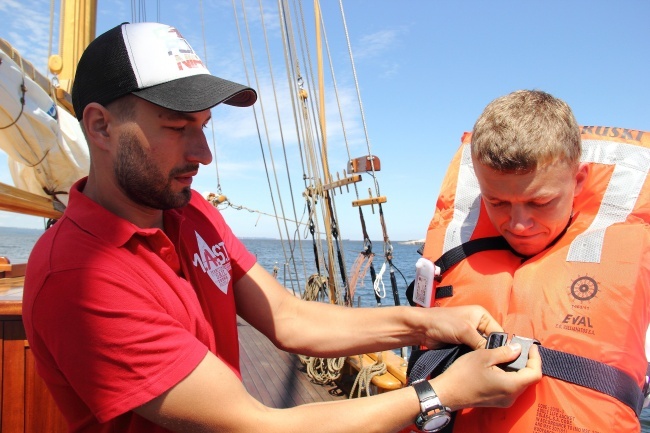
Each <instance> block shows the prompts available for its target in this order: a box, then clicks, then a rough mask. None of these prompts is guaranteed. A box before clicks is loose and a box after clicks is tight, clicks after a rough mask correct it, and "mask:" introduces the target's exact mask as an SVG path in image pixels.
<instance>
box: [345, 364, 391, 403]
mask: <svg viewBox="0 0 650 433" xmlns="http://www.w3.org/2000/svg"><path fill="white" fill-rule="evenodd" d="M359 363H360V365H361V368H360V369H359V374H357V377H356V379H355V380H354V384H353V385H352V389H351V390H350V396H349V398H353V397H354V390H355V389H357V386H358V387H359V388H358V393H357V397H361V391H362V390H364V389H365V391H366V395H367V396H369V395H371V394H370V384H371V382H372V378H373V377H375V376H381V375H382V374H384V373H386V371H387V369H386V364H384V361H383V358H382V356H381V354H379V356H378V357H377V360H376V361H375V362H374V363H372V364H370V365H368V366H364V365H363V356H361V355H359Z"/></svg>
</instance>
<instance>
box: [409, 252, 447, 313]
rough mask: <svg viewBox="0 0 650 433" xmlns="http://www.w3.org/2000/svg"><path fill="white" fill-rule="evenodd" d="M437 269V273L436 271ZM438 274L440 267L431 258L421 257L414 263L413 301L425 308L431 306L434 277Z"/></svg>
mask: <svg viewBox="0 0 650 433" xmlns="http://www.w3.org/2000/svg"><path fill="white" fill-rule="evenodd" d="M436 271H437V273H436ZM437 274H438V275H439V274H440V268H439V267H437V266H435V265H434V264H433V263H432V262H431V260H429V259H425V258H424V257H421V258H419V259H418V261H417V262H416V263H415V285H414V287H413V302H415V303H416V304H418V305H421V306H423V307H425V308H429V307H430V306H431V296H432V294H433V286H434V279H435V276H436V275H437Z"/></svg>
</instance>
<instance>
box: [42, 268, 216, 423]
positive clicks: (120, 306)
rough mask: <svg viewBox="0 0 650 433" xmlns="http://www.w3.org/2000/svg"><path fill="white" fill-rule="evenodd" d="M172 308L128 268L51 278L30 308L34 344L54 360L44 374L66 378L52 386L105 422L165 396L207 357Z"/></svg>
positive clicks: (53, 380) (72, 272)
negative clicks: (75, 398)
mask: <svg viewBox="0 0 650 433" xmlns="http://www.w3.org/2000/svg"><path fill="white" fill-rule="evenodd" d="M143 287H144V289H143ZM148 287H149V288H148ZM169 308H172V306H170V305H166V303H165V301H164V299H163V298H162V296H161V295H160V294H157V293H156V291H155V290H153V289H152V288H151V287H150V286H149V285H148V283H147V282H146V281H142V280H141V278H140V277H139V276H138V275H137V273H135V274H134V273H133V272H128V271H127V270H126V269H125V268H121V269H120V268H95V269H88V268H86V269H76V270H67V271H62V272H53V273H52V274H50V275H49V276H48V278H46V280H45V281H44V283H43V286H42V288H41V290H40V292H39V295H38V298H37V299H36V300H35V302H34V304H33V309H32V317H33V321H34V325H33V327H34V329H38V330H39V331H38V334H37V336H36V341H34V344H38V345H40V347H42V348H47V349H46V350H47V351H49V354H50V356H51V358H52V359H54V360H56V367H55V369H51V370H49V371H45V372H44V373H45V374H50V375H52V376H58V375H60V377H50V378H49V380H48V382H49V383H57V382H59V383H64V384H66V385H65V386H68V384H69V386H70V387H72V388H73V389H74V393H75V394H76V395H78V396H79V398H80V399H81V400H82V401H83V402H84V404H85V405H87V406H88V408H89V410H90V411H91V412H92V413H93V414H94V415H95V417H96V418H97V419H98V420H99V421H100V422H106V421H108V420H110V419H112V418H114V417H116V416H118V415H120V414H122V413H125V412H127V411H129V410H131V409H133V408H136V407H138V406H140V405H142V404H144V403H146V402H148V401H150V400H152V399H153V398H155V397H157V396H159V395H161V394H162V393H164V392H165V391H167V390H168V389H170V388H171V387H173V386H174V385H176V384H177V383H178V382H180V381H181V380H182V379H183V378H185V377H186V376H187V375H188V374H189V373H190V372H191V371H192V370H193V369H194V368H195V367H196V366H197V365H198V364H199V362H200V361H201V360H202V359H203V358H204V357H205V355H206V353H207V351H208V348H207V347H206V346H205V345H204V344H203V343H201V342H200V341H199V340H197V338H196V337H195V336H193V335H192V333H191V332H190V330H191V328H192V326H194V324H192V323H182V322H183V319H182V318H181V319H178V318H174V317H173V315H172V314H170V311H169ZM188 328H189V329H188Z"/></svg>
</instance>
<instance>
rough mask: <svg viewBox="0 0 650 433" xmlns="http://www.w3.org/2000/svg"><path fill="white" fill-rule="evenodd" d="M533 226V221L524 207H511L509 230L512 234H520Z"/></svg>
mask: <svg viewBox="0 0 650 433" xmlns="http://www.w3.org/2000/svg"><path fill="white" fill-rule="evenodd" d="M532 225H533V219H532V217H531V214H530V212H529V210H528V209H526V207H525V206H521V205H513V206H512V208H511V209H510V230H511V231H512V232H513V233H521V232H524V231H526V230H527V229H529V228H530V227H531V226H532Z"/></svg>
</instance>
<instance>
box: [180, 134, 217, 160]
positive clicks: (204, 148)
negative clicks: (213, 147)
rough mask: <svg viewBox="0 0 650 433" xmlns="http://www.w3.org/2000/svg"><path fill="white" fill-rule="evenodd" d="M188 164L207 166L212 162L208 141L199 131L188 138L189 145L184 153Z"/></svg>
mask: <svg viewBox="0 0 650 433" xmlns="http://www.w3.org/2000/svg"><path fill="white" fill-rule="evenodd" d="M186 159H187V161H188V162H193V163H199V164H203V165H208V164H210V163H211V162H212V152H211V151H210V146H209V145H208V140H207V138H206V137H205V134H204V133H203V130H202V129H201V130H200V131H198V132H197V133H196V134H193V135H192V137H189V144H188V148H187V152H186Z"/></svg>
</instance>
